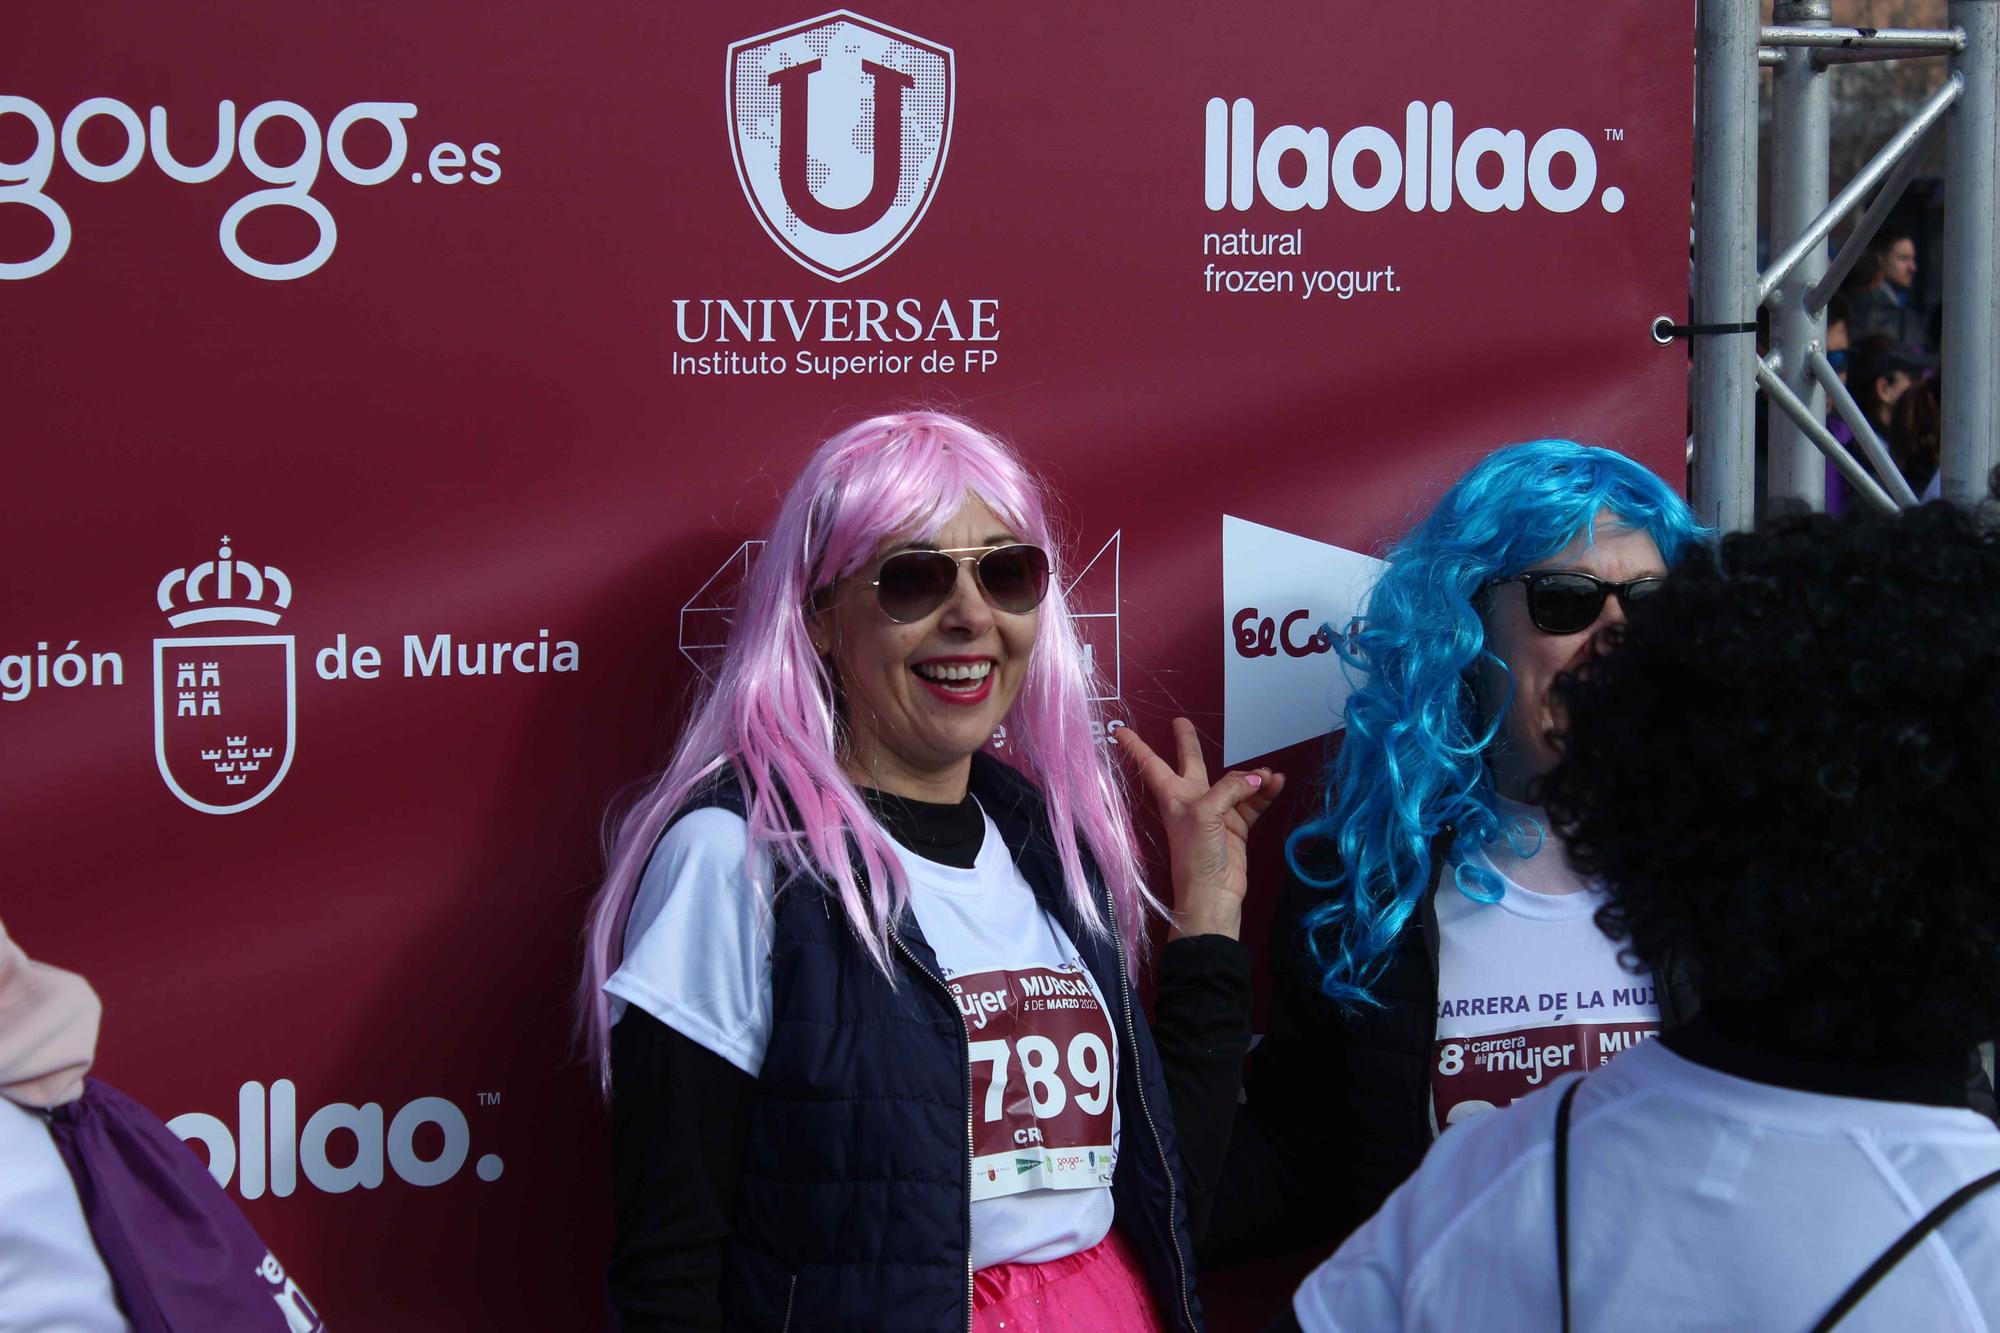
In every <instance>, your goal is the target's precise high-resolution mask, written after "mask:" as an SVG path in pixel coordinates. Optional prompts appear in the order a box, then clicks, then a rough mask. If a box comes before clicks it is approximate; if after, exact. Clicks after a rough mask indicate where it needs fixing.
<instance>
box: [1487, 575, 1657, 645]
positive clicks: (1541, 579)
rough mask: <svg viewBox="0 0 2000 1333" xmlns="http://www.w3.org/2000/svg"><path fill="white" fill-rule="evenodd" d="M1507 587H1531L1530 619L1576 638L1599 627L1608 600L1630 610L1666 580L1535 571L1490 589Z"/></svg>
mask: <svg viewBox="0 0 2000 1333" xmlns="http://www.w3.org/2000/svg"><path fill="white" fill-rule="evenodd" d="M1503 583H1525V584H1527V585H1528V619H1529V620H1532V621H1533V622H1534V623H1535V628H1536V629H1538V630H1540V631H1542V633H1544V634H1576V633H1578V632H1580V631H1582V630H1587V629H1589V628H1590V627H1591V626H1592V625H1595V624H1596V623H1597V617H1598V616H1599V615H1601V614H1602V613H1603V611H1604V599H1605V598H1606V597H1612V596H1615V597H1617V599H1618V604H1619V605H1620V606H1622V607H1624V608H1625V609H1626V610H1628V611H1629V610H1631V609H1632V603H1634V602H1636V601H1638V600H1640V599H1641V598H1644V597H1650V596H1652V595H1653V594H1654V593H1656V592H1658V591H1659V590H1660V588H1661V586H1662V585H1664V584H1665V583H1666V580H1665V579H1664V578H1662V577H1660V576H1659V575H1657V574H1649V575H1647V576H1646V577H1644V578H1638V579H1627V580H1625V582H1623V583H1612V582H1611V581H1610V580H1608V579H1601V578H1598V577H1597V575H1595V574H1585V573H1582V572H1580V571H1578V570H1574V569H1531V570H1529V571H1528V572H1527V573H1525V574H1509V575H1508V576H1507V577H1506V578H1504V579H1489V580H1487V583H1486V586H1487V587H1489V588H1497V587H1499V586H1500V585H1501V584H1503Z"/></svg>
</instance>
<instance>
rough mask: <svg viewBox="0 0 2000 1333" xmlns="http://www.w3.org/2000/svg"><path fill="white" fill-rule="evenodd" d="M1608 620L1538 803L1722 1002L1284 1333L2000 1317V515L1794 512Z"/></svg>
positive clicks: (1642, 950)
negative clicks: (1998, 1087)
mask: <svg viewBox="0 0 2000 1333" xmlns="http://www.w3.org/2000/svg"><path fill="white" fill-rule="evenodd" d="M1612 637H1613V638H1614V640H1616V642H1615V643H1614V644H1613V645H1612V646H1611V647H1610V649H1609V651H1608V652H1607V653H1606V654H1604V655H1602V656H1600V657H1597V658H1594V659H1592V660H1590V661H1589V662H1587V663H1585V664H1584V665H1582V666H1580V667H1579V668H1578V669H1577V670H1576V671H1574V672H1572V673H1570V674H1568V675H1566V676H1565V677H1563V678H1562V679H1561V680H1560V681H1559V682H1558V685H1557V694H1558V699H1559V703H1560V710H1559V715H1560V717H1561V718H1562V721H1561V722H1560V724H1559V725H1560V726H1561V728H1562V729H1563V732H1564V734H1563V735H1562V736H1560V737H1558V738H1557V740H1558V743H1559V747H1558V748H1559V752H1560V759H1559V761H1558V763H1557V764H1556V765H1555V767H1554V769H1553V770H1552V771H1551V772H1550V773H1549V774H1548V775H1547V777H1546V779H1545V780H1544V782H1543V784H1542V788H1541V795H1542V797H1543V799H1544V801H1545V803H1546V808H1547V809H1548V810H1549V812H1550V816H1551V821H1552V823H1553V824H1554V825H1555V826H1556V828H1557V830H1558V832H1559V833H1560V834H1561V835H1562V836H1563V837H1564V838H1565V839H1566V841H1567V844H1568V849H1569V856H1570V860H1571V862H1572V864H1573V865H1575V866H1576V868H1577V869H1578V870H1579V871H1581V872H1582V873H1584V874H1585V875H1587V876H1590V877H1592V878H1593V879H1594V880H1595V881H1596V882H1597V883H1598V884H1600V885H1601V889H1600V890H1598V891H1600V892H1602V894H1603V895H1604V902H1603V906H1602V908H1601V909H1600V910H1599V912H1598V914H1597V921H1598V923H1599V925H1600V927H1601V928H1602V929H1603V930H1604V931H1605V933H1606V934H1607V935H1609V936H1610V937H1612V939H1614V940H1615V941H1617V942H1619V943H1621V944H1623V945H1624V947H1625V949H1626V951H1627V953H1628V954H1629V956H1631V957H1632V958H1633V959H1634V960H1636V961H1637V962H1638V963H1640V964H1642V965H1652V966H1657V965H1658V964H1659V963H1660V962H1661V961H1662V960H1664V959H1666V958H1667V957H1669V956H1671V957H1673V958H1674V959H1676V960H1677V961H1679V962H1682V963H1691V964H1692V965H1693V966H1694V967H1695V969H1696V971H1697V974H1698V976H1699V991H1700V1000H1701V1010H1700V1012H1699V1014H1698V1015H1697V1016H1696V1017H1695V1018H1694V1019H1693V1020H1692V1021H1691V1022H1689V1023H1687V1024H1684V1025H1682V1026H1680V1027H1678V1028H1676V1029H1674V1030H1672V1031H1669V1032H1667V1033H1665V1034H1664V1035H1662V1036H1661V1037H1659V1038H1657V1039H1656V1040H1653V1041H1648V1042H1645V1043H1643V1044H1641V1045H1639V1046H1637V1047H1635V1048H1633V1049H1632V1050H1630V1051H1627V1052H1626V1053H1624V1054H1622V1055H1620V1056H1619V1057H1618V1058H1617V1059H1615V1060H1613V1061H1611V1062H1610V1063H1609V1064H1608V1065H1606V1066H1604V1067H1603V1068H1601V1069H1597V1070H1593V1071H1592V1072H1590V1073H1588V1074H1584V1075H1580V1076H1574V1075H1573V1076H1568V1077H1565V1078H1564V1079H1563V1080H1562V1081H1561V1082H1559V1083H1557V1084H1555V1085H1553V1086H1551V1087H1550V1088H1548V1089H1547V1090H1545V1091H1542V1092H1540V1093H1537V1094H1535V1095H1533V1096H1531V1097H1528V1098H1525V1099H1523V1100H1522V1101H1521V1102H1519V1103H1517V1104H1516V1105H1514V1106H1512V1107H1510V1108H1507V1109H1505V1110H1502V1111H1499V1112H1495V1113H1493V1114H1489V1115H1485V1116H1480V1117H1478V1118H1477V1119H1475V1120H1474V1121H1472V1122H1470V1123H1468V1124H1467V1125H1465V1126H1463V1127H1461V1128H1460V1129H1459V1130H1457V1131H1455V1132H1453V1133H1451V1134H1448V1135H1446V1136H1444V1137H1443V1138H1442V1139H1440V1140H1439V1141H1438V1143H1437V1145H1436V1146H1435V1147H1434V1148H1433V1149H1432V1150H1431V1152H1430V1154H1429V1156H1428V1157H1427V1158H1426V1159H1425V1161H1424V1164H1423V1166H1422V1167H1421V1169H1420V1170H1419V1171H1418V1172H1417V1174H1416V1175H1415V1176H1414V1177H1412V1178H1411V1180H1410V1181H1409V1182H1408V1183H1407V1184H1405V1185H1404V1186H1403V1187H1402V1188H1401V1189H1400V1190H1398V1191H1397V1192H1396V1193H1395V1194H1394V1195H1393V1196H1391V1198H1390V1199H1389V1201H1388V1202H1387V1203H1386V1204H1384V1205H1383V1207H1382V1209H1381V1211H1380V1212H1378V1213H1377V1214H1376V1215H1375V1217H1374V1218H1373V1219H1372V1220H1370V1221H1369V1222H1368V1223H1367V1224H1366V1225H1364V1226H1363V1227H1362V1228H1361V1229H1360V1230H1359V1231H1357V1232H1356V1233H1355V1234H1354V1235H1353V1236H1352V1237H1351V1238H1350V1239H1349V1240H1348V1241H1347V1243H1346V1244H1345V1245H1343V1246H1342V1247H1341V1248H1340V1250H1339V1251H1338V1252H1337V1253H1336V1254H1335V1255H1334V1256H1333V1257H1332V1258H1331V1259H1330V1260H1328V1261H1327V1262H1326V1263H1325V1264H1323V1265H1322V1266H1321V1267H1320V1268H1319V1269H1318V1270H1317V1271H1315V1272H1314V1273H1313V1274H1312V1275H1311V1276H1310V1277H1308V1278H1307V1280H1306V1281H1305V1283H1304V1284H1303V1285H1302V1286H1301V1287H1300V1288H1299V1290H1298V1293H1297V1294H1296V1296H1295V1298H1294V1301H1293V1314H1294V1317H1295V1319H1296V1324H1293V1325H1287V1327H1302V1328H1303V1329H1305V1330H1308V1333H1318V1331H1319V1330H1328V1329H1336V1328H1341V1329H1370V1330H1374V1329H1394V1328H1402V1329H1468V1328H1478V1329H1522V1330H1527V1329H1533V1330H1538V1331H1539V1330H1546V1329H1553V1328H1558V1327H1560V1328H1564V1329H1567V1328H1570V1327H1572V1321H1573V1326H1574V1327H1576V1328H1579V1329H1592V1330H1599V1329H1632V1328H1660V1327H1677V1328H1683V1327H1697V1326H1698V1327H1703V1328H1721V1327H1727V1328H1754V1329H1760V1330H1763V1329H1806V1328H1815V1329H1818V1328H1828V1327H1832V1326H1833V1324H1834V1323H1835V1322H1839V1323H1840V1324H1841V1326H1842V1327H1843V1328H1845V1329H1856V1328H1869V1329H1883V1330H1888V1329H1895V1330H1905V1329H1918V1328H1921V1329H1926V1330H1943V1329H1987V1328H1991V1327H1994V1326H1996V1325H2000V1189H1988V1188H1985V1187H1986V1186H1991V1185H1996V1184H2000V1128H1996V1126H1995V1124H1994V1122H1993V1120H1992V1119H1991V1118H1990V1117H1989V1116H1988V1115H1986V1114H1982V1113H1981V1112H1980V1111H1979V1110H1976V1109H1974V1105H1975V1102H1976V1100H1977V1099H1976V1098H1975V1096H1974V1094H1973V1092H1972V1091H1971V1089H1970V1088H1969V1085H1968V1079H1967V1068H1968V1063H1969V1061H1970V1060H1971V1059H1972V1058H1973V1055H1974V1052H1975V1051H1976V1049H1977V1046H1978V1043H1980V1042H1981V1041H1983V1040H1985V1039H1987V1038H1989V1037H1991V1036H1992V1034H1994V1033H1995V1032H1996V1031H2000V856H1996V855H1995V853H1994V846H1995V844H1996V842H2000V530H1996V528H1995V527H1994V526H1993V525H1992V524H1991V523H1990V522H1989V521H1988V520H1987V519H1982V518H1981V517H1979V516H1977V515H1974V514H1972V513H1969V512H1966V511H1964V510H1960V509H1956V508H1952V507H1949V506H1945V505H1931V506H1927V507H1925V508H1923V509H1919V510H1910V511H1905V512H1903V513H1901V514H1899V515H1894V516H1875V515H1867V516H1859V517H1854V518H1849V519H1846V520H1836V519H1832V518H1828V517H1826V516H1824V515H1815V516H1806V517H1801V518H1796V519H1789V520H1786V521H1785V522H1783V523H1782V524H1779V525H1775V526H1773V527H1772V528H1771V529H1769V530H1767V531H1765V532H1762V533H1759V534H1755V535H1736V536H1731V537H1729V538H1727V539H1725V541H1724V542H1723V543H1722V545H1721V547H1720V549H1719V550H1716V549H1711V548H1706V547H1700V546H1697V547H1695V548H1694V549H1693V550H1692V551H1690V552H1689V554H1688V555H1687V557H1686V559H1685V561H1684V562H1683V563H1682V564H1681V565H1680V566H1679V567H1678V568H1677V569H1676V571H1675V573H1674V574H1673V576H1672V577H1671V578H1669V579H1668V580H1667V583H1666V585H1665V587H1664V588H1663V589H1661V590H1660V591H1659V592H1658V593H1657V594H1655V595H1654V596H1653V597H1650V598H1648V599H1646V600H1645V601H1643V602H1642V603H1640V604H1637V605H1635V606H1633V607H1632V608H1631V613H1630V616H1629V620H1628V624H1627V626H1626V628H1625V629H1624V631H1623V632H1622V633H1620V634H1615V635H1613V636H1612ZM1981 1081H1983V1080H1981ZM1816 1321H1817V1322H1816Z"/></svg>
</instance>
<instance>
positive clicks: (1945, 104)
mask: <svg viewBox="0 0 2000 1333" xmlns="http://www.w3.org/2000/svg"><path fill="white" fill-rule="evenodd" d="M1964 91H1965V83H1964V79H1963V77H1962V76H1961V75H1959V74H1956V73H1954V74H1953V75H1952V76H1951V77H1950V78H1949V79H1946V80H1945V81H1944V83H1943V84H1942V85H1941V86H1940V87H1939V88H1938V90H1937V91H1936V92H1935V93H1932V94H1931V95H1930V97H1929V98H1928V99H1926V100H1925V102H1924V104H1923V106H1922V107H1920V108H1919V109H1918V111H1917V114H1916V115H1914V116H1912V117H1910V119H1909V122H1908V123H1907V124H1905V125H1904V126H1903V128H1901V129H1899V130H1897V131H1896V132H1895V133H1894V134H1892V135H1890V136H1889V142H1887V143H1885V144H1883V145H1882V147H1881V148H1880V149H1878V150H1877V151H1876V153H1875V156H1873V157H1871V158H1869V159H1868V165H1867V166H1865V167H1863V168H1861V170H1860V171H1859V172H1857V173H1855V177H1854V179H1853V180H1851V181H1849V182H1847V185H1846V187H1845V188H1844V189H1842V190H1841V192H1840V193H1839V194H1837V195H1835V196H1834V197H1833V198H1832V199H1831V200H1829V201H1828V202H1827V205H1826V207H1825V208H1823V209H1821V210H1820V214H1819V216H1818V217H1816V218H1814V219H1813V221H1812V225H1811V226H1809V227H1807V228H1806V229H1805V233H1804V234H1803V235H1802V236H1800V237H1799V238H1798V239H1797V240H1796V241H1793V242H1792V243H1791V244H1790V245H1789V246H1787V247H1786V248H1785V252H1784V253H1783V254H1781V255H1779V256H1778V257H1777V258H1776V259H1774V260H1772V261H1771V266H1770V267H1769V268H1767V269H1765V270H1764V274H1763V276H1762V277H1760V278H1758V279H1757V304H1758V305H1766V304H1768V303H1769V302H1770V300H1771V297H1772V295H1773V294H1774V293H1776V292H1777V290H1778V286H1779V284H1780V283H1782V282H1784V280H1785V279H1786V278H1787V277H1788V276H1790V274H1791V271H1792V270H1793V269H1795V268H1797V267H1798V266H1799V265H1800V264H1802V263H1804V262H1805V257H1806V256H1807V255H1809V254H1811V253H1812V252H1813V249H1814V247H1816V246H1819V245H1822V244H1824V243H1825V241H1826V238H1827V233H1829V232H1831V231H1832V230H1833V229H1834V228H1835V227H1837V226H1839V225H1840V221H1841V219H1842V218H1844V217H1846V216H1847V215H1848V214H1849V213H1852V212H1853V211H1854V207H1855V205H1856V204H1859V203H1860V202H1861V200H1862V197H1863V196H1864V195H1866V194H1867V193H1868V191H1869V190H1871V189H1873V188H1874V187H1875V185H1876V184H1877V183H1878V182H1879V181H1881V179H1882V178H1883V177H1884V176H1887V175H1888V174H1889V172H1890V171H1891V170H1893V169H1894V168H1895V166H1896V165H1897V163H1898V162H1900V161H1901V160H1902V158H1903V157H1904V155H1906V154H1908V153H1911V152H1912V151H1913V150H1914V149H1915V147H1916V146H1917V145H1918V144H1919V143H1921V142H1922V141H1923V138H1924V135H1925V134H1927V133H1929V131H1930V128H1931V126H1933V125H1935V124H1937V123H1938V121H1940V120H1942V119H1943V118H1944V114H1945V112H1947V111H1949V110H1951V105H1952V103H1953V102H1956V101H1957V100H1958V99H1959V96H1960V94H1962V93H1963V92H1964ZM1848 262H1849V263H1850V264H1852V263H1853V261H1852V260H1851V259H1850V260H1849V261H1848Z"/></svg>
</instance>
